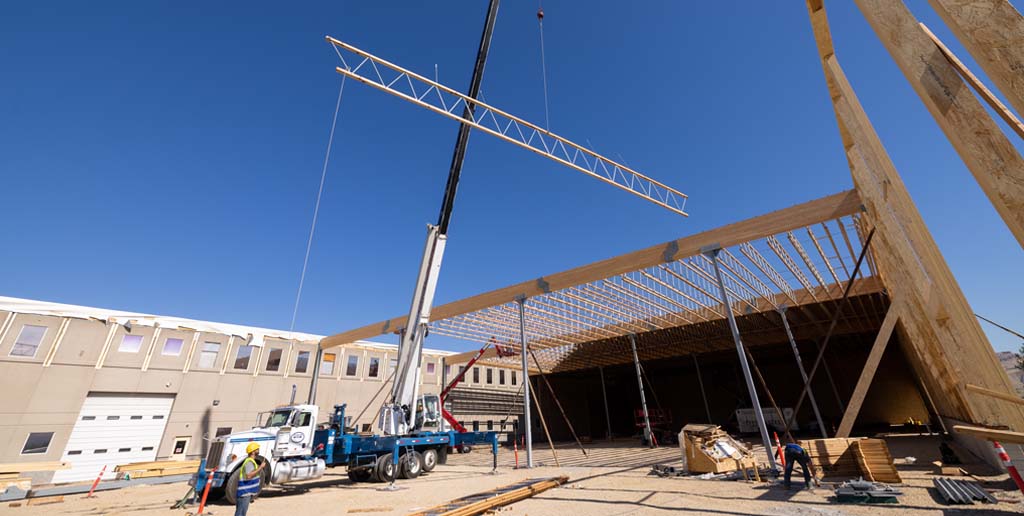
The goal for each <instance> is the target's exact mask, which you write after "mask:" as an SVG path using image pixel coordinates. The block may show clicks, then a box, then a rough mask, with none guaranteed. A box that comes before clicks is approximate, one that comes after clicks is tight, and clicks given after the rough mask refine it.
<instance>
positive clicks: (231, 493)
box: [224, 461, 270, 505]
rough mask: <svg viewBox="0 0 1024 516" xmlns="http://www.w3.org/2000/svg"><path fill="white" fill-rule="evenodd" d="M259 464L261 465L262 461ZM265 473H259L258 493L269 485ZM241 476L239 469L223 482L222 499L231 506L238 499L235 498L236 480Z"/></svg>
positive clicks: (236, 491)
mask: <svg viewBox="0 0 1024 516" xmlns="http://www.w3.org/2000/svg"><path fill="white" fill-rule="evenodd" d="M259 462H260V463H262V462H263V461H259ZM266 472H267V470H266V469H264V470H263V471H262V472H260V491H262V490H263V488H264V487H267V484H269V483H270V480H269V479H268V478H267V473H266ZM241 475H242V468H241V467H239V468H238V469H236V470H234V471H232V472H231V476H229V477H228V479H227V480H226V481H225V482H224V499H225V500H226V501H227V502H228V503H229V504H231V505H235V502H237V501H238V497H237V496H236V494H237V493H238V479H239V477H241Z"/></svg>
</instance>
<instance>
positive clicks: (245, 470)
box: [235, 442, 267, 516]
mask: <svg viewBox="0 0 1024 516" xmlns="http://www.w3.org/2000/svg"><path fill="white" fill-rule="evenodd" d="M245 453H246V454H248V456H247V457H246V458H245V460H244V461H242V467H241V471H239V474H238V489H237V490H236V491H235V516H245V515H246V513H248V512H249V503H251V502H252V497H254V496H256V495H257V494H259V492H260V472H261V471H263V468H265V467H267V461H265V460H264V461H263V462H262V463H259V464H257V463H256V457H257V456H258V455H259V454H260V445H258V444H256V443H253V442H251V443H249V445H248V446H246V447H245Z"/></svg>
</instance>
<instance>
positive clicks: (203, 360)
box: [199, 342, 220, 369]
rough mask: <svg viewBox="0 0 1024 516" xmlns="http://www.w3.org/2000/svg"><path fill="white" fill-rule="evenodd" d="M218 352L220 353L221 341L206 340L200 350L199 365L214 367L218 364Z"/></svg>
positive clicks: (206, 367)
mask: <svg viewBox="0 0 1024 516" xmlns="http://www.w3.org/2000/svg"><path fill="white" fill-rule="evenodd" d="M217 353H220V343H219V342H204V343H203V349H202V351H200V352H199V367H202V368H205V369H213V368H214V367H216V366H217Z"/></svg>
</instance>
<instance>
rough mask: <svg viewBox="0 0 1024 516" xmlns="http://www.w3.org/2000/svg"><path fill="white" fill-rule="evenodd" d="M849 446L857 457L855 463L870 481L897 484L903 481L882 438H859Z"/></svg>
mask: <svg viewBox="0 0 1024 516" xmlns="http://www.w3.org/2000/svg"><path fill="white" fill-rule="evenodd" d="M850 448H851V449H852V450H853V452H854V456H855V457H856V458H857V465H858V467H859V468H860V472H861V474H863V475H864V478H866V479H868V480H870V481H872V482H883V483H886V484H899V483H901V482H903V479H901V478H900V474H899V472H898V471H896V466H895V465H894V464H893V460H892V455H890V454H889V447H888V446H887V445H886V444H885V441H883V440H882V439H861V440H859V441H856V442H854V443H853V445H852V446H850Z"/></svg>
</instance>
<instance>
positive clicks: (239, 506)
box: [235, 495, 252, 516]
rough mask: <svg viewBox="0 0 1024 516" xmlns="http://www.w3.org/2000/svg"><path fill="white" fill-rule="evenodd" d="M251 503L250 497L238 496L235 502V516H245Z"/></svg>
mask: <svg viewBox="0 0 1024 516" xmlns="http://www.w3.org/2000/svg"><path fill="white" fill-rule="evenodd" d="M251 501H252V496H249V495H246V496H239V497H238V500H236V501H235V516H245V514H246V513H247V512H249V502H251Z"/></svg>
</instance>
